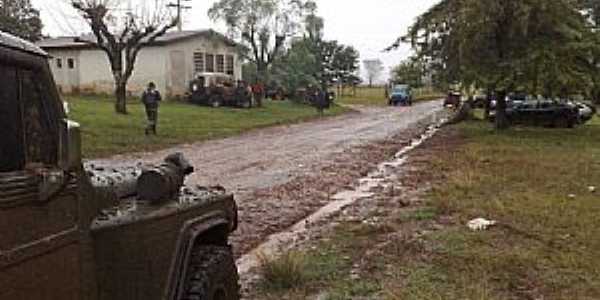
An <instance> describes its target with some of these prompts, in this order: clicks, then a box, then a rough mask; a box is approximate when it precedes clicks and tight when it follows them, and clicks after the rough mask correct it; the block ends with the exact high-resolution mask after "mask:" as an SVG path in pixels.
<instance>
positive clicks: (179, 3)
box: [167, 0, 192, 32]
mask: <svg viewBox="0 0 600 300" xmlns="http://www.w3.org/2000/svg"><path fill="white" fill-rule="evenodd" d="M190 1H192V0H177V2H176V3H173V2H171V3H169V4H167V7H170V8H176V9H177V29H178V30H179V31H180V32H181V31H182V30H183V29H182V27H183V20H182V19H183V10H186V9H192V7H191V6H189V5H188V6H186V5H183V4H182V2H190Z"/></svg>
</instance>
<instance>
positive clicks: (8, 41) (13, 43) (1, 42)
mask: <svg viewBox="0 0 600 300" xmlns="http://www.w3.org/2000/svg"><path fill="white" fill-rule="evenodd" d="M0 46H3V47H8V48H13V49H16V50H21V51H25V52H29V53H32V54H37V55H43V56H47V55H48V54H47V53H46V52H44V50H42V49H40V48H39V47H38V46H36V45H34V44H32V43H30V42H28V41H25V40H23V39H20V38H18V37H16V36H13V35H10V34H8V33H5V32H2V31H0Z"/></svg>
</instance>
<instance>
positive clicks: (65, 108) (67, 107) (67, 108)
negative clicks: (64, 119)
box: [63, 101, 70, 115]
mask: <svg viewBox="0 0 600 300" xmlns="http://www.w3.org/2000/svg"><path fill="white" fill-rule="evenodd" d="M63 109H64V110H65V114H67V115H68V114H69V112H70V110H69V102H66V101H63Z"/></svg>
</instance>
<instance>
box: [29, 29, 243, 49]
mask: <svg viewBox="0 0 600 300" xmlns="http://www.w3.org/2000/svg"><path fill="white" fill-rule="evenodd" d="M201 36H204V37H209V38H217V39H220V40H222V41H223V42H224V43H225V44H227V45H228V46H232V47H233V46H236V43H235V42H234V41H232V40H231V39H229V38H227V37H226V36H224V35H223V34H221V33H218V32H216V31H214V30H212V29H208V30H187V31H171V32H167V33H165V34H164V35H163V36H160V37H158V38H157V39H156V40H155V41H154V42H152V43H150V44H149V46H162V45H167V44H171V43H175V42H181V41H184V40H188V39H191V38H195V37H201ZM95 40H96V38H95V37H94V36H93V35H92V34H86V35H82V36H78V37H74V36H64V37H57V38H48V39H44V40H41V41H39V42H37V43H36V44H37V46H39V47H40V48H42V49H45V50H48V49H59V48H60V49H64V48H93V45H92V44H90V43H93V42H94V41H95Z"/></svg>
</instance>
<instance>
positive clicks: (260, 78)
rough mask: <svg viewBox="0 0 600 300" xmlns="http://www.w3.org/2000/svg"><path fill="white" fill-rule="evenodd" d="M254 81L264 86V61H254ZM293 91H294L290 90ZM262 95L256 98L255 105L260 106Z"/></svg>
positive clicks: (265, 76)
mask: <svg viewBox="0 0 600 300" xmlns="http://www.w3.org/2000/svg"><path fill="white" fill-rule="evenodd" d="M256 81H257V82H256V83H257V84H261V85H262V86H265V85H266V84H265V83H266V81H267V65H265V64H264V63H260V62H257V63H256ZM290 92H294V91H290ZM262 98H263V97H262V95H261V96H259V97H258V98H257V99H256V107H262V106H263V103H262Z"/></svg>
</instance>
